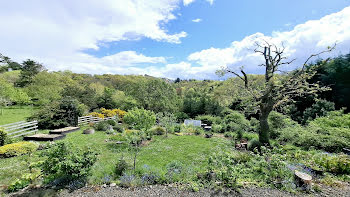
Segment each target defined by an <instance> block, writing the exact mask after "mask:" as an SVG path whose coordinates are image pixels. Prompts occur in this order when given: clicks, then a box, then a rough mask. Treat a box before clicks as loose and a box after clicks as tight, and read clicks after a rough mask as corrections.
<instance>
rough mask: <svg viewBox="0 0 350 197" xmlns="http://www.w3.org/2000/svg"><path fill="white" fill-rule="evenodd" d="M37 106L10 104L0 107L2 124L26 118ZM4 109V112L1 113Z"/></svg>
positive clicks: (0, 121) (0, 123) (0, 122)
mask: <svg viewBox="0 0 350 197" xmlns="http://www.w3.org/2000/svg"><path fill="white" fill-rule="evenodd" d="M36 110H37V108H35V107H34V108H32V107H31V106H10V107H6V108H1V109H0V125H4V124H9V123H14V122H18V121H22V120H26V118H28V117H29V116H31V115H32V114H33V113H34V112H35V111H36ZM1 111H2V113H1Z"/></svg>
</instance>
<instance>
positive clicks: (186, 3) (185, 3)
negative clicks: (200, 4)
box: [184, 0, 195, 6]
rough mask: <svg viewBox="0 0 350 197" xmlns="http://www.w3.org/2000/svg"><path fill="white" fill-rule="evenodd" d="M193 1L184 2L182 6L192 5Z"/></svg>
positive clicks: (185, 0)
mask: <svg viewBox="0 0 350 197" xmlns="http://www.w3.org/2000/svg"><path fill="white" fill-rule="evenodd" d="M194 1H195V0H184V6H188V5H189V4H191V3H193V2H194Z"/></svg>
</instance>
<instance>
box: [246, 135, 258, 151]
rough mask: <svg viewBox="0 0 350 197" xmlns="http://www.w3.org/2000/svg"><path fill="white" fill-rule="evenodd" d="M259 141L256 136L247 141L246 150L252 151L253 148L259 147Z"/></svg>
mask: <svg viewBox="0 0 350 197" xmlns="http://www.w3.org/2000/svg"><path fill="white" fill-rule="evenodd" d="M260 147H261V143H260V142H259V140H257V139H256V138H254V139H252V140H250V141H249V143H248V150H250V151H253V150H254V149H255V148H257V149H260Z"/></svg>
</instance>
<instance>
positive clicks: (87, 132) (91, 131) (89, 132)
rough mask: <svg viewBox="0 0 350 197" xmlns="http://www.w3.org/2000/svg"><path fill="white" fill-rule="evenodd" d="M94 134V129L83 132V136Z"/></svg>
mask: <svg viewBox="0 0 350 197" xmlns="http://www.w3.org/2000/svg"><path fill="white" fill-rule="evenodd" d="M93 133H95V129H93V128H89V129H85V130H84V131H83V134H93Z"/></svg>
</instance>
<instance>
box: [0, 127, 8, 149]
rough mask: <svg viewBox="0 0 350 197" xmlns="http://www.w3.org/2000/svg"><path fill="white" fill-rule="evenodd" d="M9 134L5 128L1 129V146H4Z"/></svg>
mask: <svg viewBox="0 0 350 197" xmlns="http://www.w3.org/2000/svg"><path fill="white" fill-rule="evenodd" d="M7 138H8V136H7V132H6V131H5V129H4V128H2V127H0V146H4V145H5V143H6V141H7Z"/></svg>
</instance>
